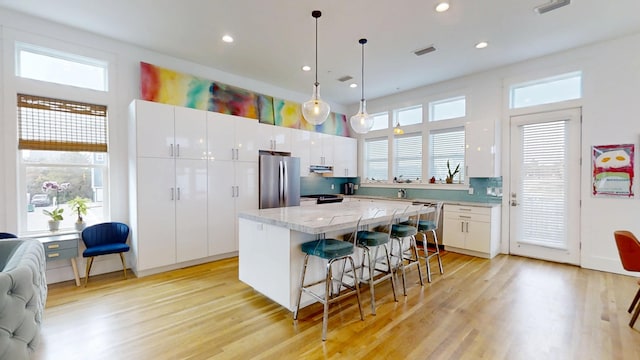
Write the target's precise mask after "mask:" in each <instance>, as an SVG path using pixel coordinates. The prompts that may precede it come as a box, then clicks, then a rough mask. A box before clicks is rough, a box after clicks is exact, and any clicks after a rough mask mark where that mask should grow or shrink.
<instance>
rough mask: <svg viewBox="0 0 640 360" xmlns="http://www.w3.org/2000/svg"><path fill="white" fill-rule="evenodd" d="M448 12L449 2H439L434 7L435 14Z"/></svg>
mask: <svg viewBox="0 0 640 360" xmlns="http://www.w3.org/2000/svg"><path fill="white" fill-rule="evenodd" d="M447 10H449V2H448V1H440V2H439V3H438V5H436V11H437V12H445V11H447Z"/></svg>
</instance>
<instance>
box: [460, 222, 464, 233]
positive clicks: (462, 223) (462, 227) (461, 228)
mask: <svg viewBox="0 0 640 360" xmlns="http://www.w3.org/2000/svg"><path fill="white" fill-rule="evenodd" d="M460 232H464V221H460Z"/></svg>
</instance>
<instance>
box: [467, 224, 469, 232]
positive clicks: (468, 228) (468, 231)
mask: <svg viewBox="0 0 640 360" xmlns="http://www.w3.org/2000/svg"><path fill="white" fill-rule="evenodd" d="M467 233H469V222H468V221H467Z"/></svg>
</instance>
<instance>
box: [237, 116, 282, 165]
mask: <svg viewBox="0 0 640 360" xmlns="http://www.w3.org/2000/svg"><path fill="white" fill-rule="evenodd" d="M267 126H273V125H262V124H259V123H258V120H253V119H247V118H243V117H236V118H235V129H236V132H235V134H236V139H235V148H236V149H238V150H237V151H238V153H237V155H238V156H237V159H236V160H238V161H258V152H259V151H260V150H269V149H270V147H269V146H270V144H271V141H270V140H271V138H270V137H269V134H270V132H268V131H266V130H269V128H266V129H265V127H267Z"/></svg>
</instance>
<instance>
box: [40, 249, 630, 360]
mask: <svg viewBox="0 0 640 360" xmlns="http://www.w3.org/2000/svg"><path fill="white" fill-rule="evenodd" d="M433 264H434V265H435V262H434V263H433ZM444 266H445V274H444V275H442V276H441V275H439V274H438V273H437V272H436V273H435V274H434V276H433V283H431V284H426V285H425V286H424V287H420V286H419V284H418V280H417V273H416V271H415V269H414V270H411V271H409V272H408V283H409V284H408V286H410V288H409V289H408V296H407V297H403V296H402V295H401V293H402V291H401V290H400V291H399V296H398V298H399V302H397V303H395V302H393V298H392V296H391V287H390V285H388V282H385V283H384V284H381V285H379V286H378V287H376V293H377V294H378V295H379V296H378V297H377V298H378V299H377V304H378V308H377V316H372V315H371V310H370V307H369V298H368V296H369V293H368V291H367V288H366V287H364V286H363V289H362V299H363V310H364V312H365V320H364V321H360V319H359V316H358V312H357V306H356V305H355V298H348V299H346V300H345V301H343V302H341V303H338V304H334V305H332V307H331V309H330V311H331V313H330V315H329V329H328V338H327V341H326V342H323V341H321V339H320V335H321V330H322V329H321V328H322V306H320V305H319V304H315V305H312V306H310V307H307V308H304V309H302V310H301V312H300V315H299V319H298V321H297V323H296V322H294V321H293V320H292V314H291V313H290V312H289V311H287V310H285V309H284V308H282V307H281V306H279V305H277V304H275V303H273V302H272V301H270V300H269V299H267V298H266V297H264V296H262V295H261V294H259V293H257V292H255V291H254V290H253V289H251V288H250V287H248V286H247V285H245V284H243V283H242V282H240V281H239V280H238V270H237V268H238V262H237V258H233V259H227V260H223V261H218V262H214V263H209V264H205V265H200V266H194V267H190V268H186V269H181V270H176V271H172V272H167V273H163V274H158V275H154V276H149V277H145V278H141V279H137V278H129V279H128V280H124V279H123V278H122V273H121V272H118V273H112V274H105V275H98V276H93V277H91V279H90V281H89V286H88V287H87V288H86V289H85V288H76V287H75V285H74V283H73V282H71V281H70V282H65V283H59V284H52V285H50V287H49V296H48V300H47V307H46V312H45V316H44V326H43V331H42V335H43V336H42V343H41V345H40V347H39V349H38V351H37V352H36V354H35V357H34V358H35V359H39V360H43V359H65V360H70V359H254V358H255V359H324V358H335V359H338V358H340V359H391V358H394V359H635V360H637V359H640V331H639V329H640V322H639V323H638V324H636V328H635V329H632V328H630V327H629V326H628V325H627V323H628V321H629V318H630V316H631V315H630V314H628V313H627V311H626V310H627V308H628V306H629V304H630V302H631V299H632V297H633V295H634V293H635V291H636V290H637V285H636V282H635V279H633V278H631V277H628V276H622V275H616V274H610V273H604V272H598V271H592V270H585V269H580V268H578V267H574V266H569V265H562V264H555V263H550V262H545V261H538V260H532V259H526V258H521V257H515V256H507V255H499V256H497V257H496V258H494V259H493V260H485V259H479V258H473V257H469V256H464V255H458V254H453V253H447V254H446V255H445V256H444ZM434 268H437V266H434ZM398 283H400V282H398Z"/></svg>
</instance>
